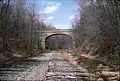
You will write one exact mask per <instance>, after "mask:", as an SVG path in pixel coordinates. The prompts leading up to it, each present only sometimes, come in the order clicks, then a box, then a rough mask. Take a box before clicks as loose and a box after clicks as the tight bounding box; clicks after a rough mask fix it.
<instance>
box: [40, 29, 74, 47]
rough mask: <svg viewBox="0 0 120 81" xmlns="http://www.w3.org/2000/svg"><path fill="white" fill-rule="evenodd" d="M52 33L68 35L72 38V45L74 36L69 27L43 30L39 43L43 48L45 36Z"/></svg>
mask: <svg viewBox="0 0 120 81" xmlns="http://www.w3.org/2000/svg"><path fill="white" fill-rule="evenodd" d="M53 35H68V36H70V37H71V38H72V39H73V45H74V37H73V33H72V30H70V29H55V30H45V31H44V32H43V35H42V41H41V45H42V48H43V49H45V41H46V38H47V37H49V36H53Z"/></svg>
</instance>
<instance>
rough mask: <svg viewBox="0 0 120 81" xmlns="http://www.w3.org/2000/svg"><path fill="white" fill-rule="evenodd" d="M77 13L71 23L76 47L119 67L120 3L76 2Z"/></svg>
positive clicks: (115, 0)
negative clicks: (104, 58)
mask: <svg viewBox="0 0 120 81" xmlns="http://www.w3.org/2000/svg"><path fill="white" fill-rule="evenodd" d="M77 2H78V4H79V11H78V13H79V14H77V15H76V17H75V19H74V22H73V23H72V28H73V29H74V32H73V33H74V38H75V41H76V42H75V45H76V47H78V48H80V49H81V51H82V52H86V54H87V53H91V54H97V55H99V56H100V57H106V59H107V60H108V59H109V60H112V61H113V62H114V64H118V65H119V54H120V1H119V0H77Z"/></svg>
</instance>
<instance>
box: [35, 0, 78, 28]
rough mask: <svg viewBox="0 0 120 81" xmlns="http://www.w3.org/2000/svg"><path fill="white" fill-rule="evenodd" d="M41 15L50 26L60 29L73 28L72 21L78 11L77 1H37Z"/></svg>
mask: <svg viewBox="0 0 120 81" xmlns="http://www.w3.org/2000/svg"><path fill="white" fill-rule="evenodd" d="M35 1H36V2H37V4H39V6H38V7H37V9H38V13H39V14H44V17H45V20H46V22H47V23H48V24H52V25H53V26H55V27H56V28H59V29H68V28H70V27H71V21H72V19H74V15H75V14H76V12H77V10H78V8H79V7H78V5H77V3H76V2H75V0H35Z"/></svg>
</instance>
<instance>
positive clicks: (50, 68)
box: [0, 51, 93, 81]
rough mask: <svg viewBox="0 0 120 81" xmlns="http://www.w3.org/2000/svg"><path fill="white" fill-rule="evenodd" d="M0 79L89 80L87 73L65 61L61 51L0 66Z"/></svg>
mask: <svg viewBox="0 0 120 81" xmlns="http://www.w3.org/2000/svg"><path fill="white" fill-rule="evenodd" d="M0 79H1V80H2V81H11V80H12V81H17V80H19V81H29V80H30V81H86V80H87V81H90V80H89V79H90V77H89V75H88V73H85V72H84V71H82V69H81V70H79V69H77V68H76V67H75V66H74V65H72V64H70V63H69V62H68V61H66V60H65V59H64V58H63V54H62V53H60V52H54V51H53V52H51V53H45V54H44V55H43V56H37V57H32V58H28V59H26V60H24V61H23V62H17V63H14V64H12V65H10V66H8V67H6V68H0ZM92 81H93V80H92Z"/></svg>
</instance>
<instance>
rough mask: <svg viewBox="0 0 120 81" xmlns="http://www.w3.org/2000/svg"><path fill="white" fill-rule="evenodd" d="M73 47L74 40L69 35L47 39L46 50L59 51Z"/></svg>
mask: <svg viewBox="0 0 120 81" xmlns="http://www.w3.org/2000/svg"><path fill="white" fill-rule="evenodd" d="M72 47H73V38H72V37H71V36H70V35H67V34H52V35H49V36H47V37H46V38H45V49H48V50H58V49H70V48H72Z"/></svg>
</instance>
